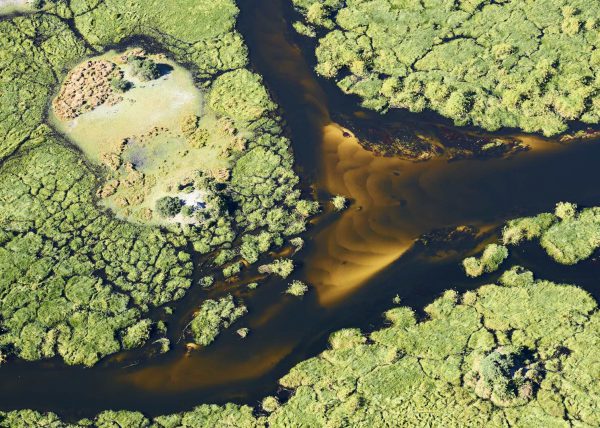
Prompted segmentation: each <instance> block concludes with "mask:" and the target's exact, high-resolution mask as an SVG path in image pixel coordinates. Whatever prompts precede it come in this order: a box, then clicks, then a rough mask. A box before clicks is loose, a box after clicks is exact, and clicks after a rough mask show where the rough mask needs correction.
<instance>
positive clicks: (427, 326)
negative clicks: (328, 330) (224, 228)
mask: <svg viewBox="0 0 600 428" xmlns="http://www.w3.org/2000/svg"><path fill="white" fill-rule="evenodd" d="M425 313H426V314H427V315H428V318H427V319H424V320H422V321H417V316H416V315H415V313H414V312H413V311H412V310H411V309H410V308H407V307H396V308H393V309H391V310H389V311H388V312H386V313H385V314H384V315H385V318H386V320H387V322H388V324H389V325H388V326H387V327H384V328H382V329H379V330H376V331H374V332H372V333H370V334H364V333H362V332H361V331H360V330H358V329H344V330H340V331H338V332H336V333H333V334H332V335H331V337H330V348H329V349H327V350H326V351H324V352H323V353H321V354H320V355H318V356H316V357H314V358H311V359H308V360H306V361H303V362H301V363H299V364H298V365H296V366H295V367H294V368H293V369H291V370H290V372H289V373H288V374H287V375H285V376H284V377H283V378H282V379H281V380H280V383H281V386H282V387H284V388H286V389H287V390H289V391H290V392H291V396H290V397H289V399H287V400H286V401H285V402H283V403H280V402H279V400H278V399H277V397H273V396H270V397H265V399H264V400H263V401H262V403H261V405H260V407H261V410H262V411H263V412H265V413H266V415H264V416H263V415H260V413H259V415H258V416H255V415H253V409H252V408H251V407H247V406H236V405H233V404H227V405H224V406H215V405H202V406H198V407H196V408H195V409H193V410H191V411H189V412H182V413H176V414H172V415H166V416H160V417H157V418H154V419H153V420H151V419H149V418H144V417H143V415H140V414H139V413H137V412H127V411H120V412H104V413H101V414H100V415H98V416H97V417H96V418H95V419H94V421H93V422H94V423H96V424H98V423H99V422H102V423H106V424H108V423H110V422H112V423H118V424H120V426H138V425H123V424H127V423H131V424H139V426H142V427H150V426H157V427H172V426H182V427H194V428H195V427H228V426H235V427H264V426H267V424H268V426H269V427H282V428H283V427H289V426H294V427H299V428H302V427H311V428H312V427H324V426H508V425H514V426H557V427H562V426H564V427H567V426H570V425H580V426H597V425H598V424H600V411H599V409H600V385H599V384H598V382H597V376H596V372H597V369H596V368H597V366H598V365H599V364H600V356H599V355H598V353H597V352H590V349H595V348H596V347H597V346H599V345H600V312H598V306H597V303H596V302H595V301H594V299H593V298H592V297H591V296H590V295H589V294H588V293H587V292H585V291H583V290H582V289H580V288H577V287H575V286H570V285H561V284H555V283H552V282H549V281H544V280H536V279H534V276H533V275H532V274H531V272H526V271H524V270H523V269H521V268H513V269H511V270H509V271H507V273H505V274H504V275H503V276H502V279H501V283H500V284H497V285H495V284H490V285H485V286H483V287H480V288H479V289H477V290H473V291H468V292H466V293H463V294H459V293H457V292H456V291H448V292H446V293H444V294H443V295H442V296H441V297H440V298H438V299H437V300H436V301H434V302H433V303H432V304H431V305H429V306H427V307H426V308H425ZM217 318H218V317H217ZM129 421H131V422H129ZM84 422H85V421H84ZM43 423H46V424H50V423H54V424H55V425H58V424H60V423H62V422H61V421H60V419H59V418H58V417H57V416H56V415H54V414H52V413H49V414H41V413H39V412H34V411H30V410H18V411H13V412H6V413H2V412H0V424H1V425H2V426H11V427H12V426H35V424H43ZM153 424H154V425H153ZM82 425H83V423H81V424H79V423H76V424H74V426H82ZM107 426H111V425H107Z"/></svg>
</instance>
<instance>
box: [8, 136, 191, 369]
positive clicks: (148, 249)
mask: <svg viewBox="0 0 600 428" xmlns="http://www.w3.org/2000/svg"><path fill="white" fill-rule="evenodd" d="M40 138H43V140H44V143H41V144H39V145H37V146H36V147H35V148H33V149H31V150H29V151H28V152H27V153H26V154H23V155H22V156H18V157H13V158H11V159H10V160H8V161H7V162H6V163H5V165H3V166H2V169H0V201H1V202H0V225H1V226H2V231H1V232H0V314H1V319H2V322H1V326H2V333H1V334H0V347H1V348H8V349H12V350H14V352H15V353H16V354H17V355H18V356H19V357H21V358H24V359H27V360H37V359H40V358H49V357H53V356H54V355H60V356H61V357H62V358H63V359H64V360H65V362H67V363H69V364H85V365H93V364H94V363H96V362H97V361H98V360H99V359H100V358H102V357H103V356H105V355H108V354H111V353H114V352H117V351H119V350H120V349H121V348H122V347H125V348H129V347H131V346H132V345H134V344H135V345H140V344H142V343H143V342H144V341H145V340H143V339H145V338H147V333H146V330H147V329H148V328H149V321H148V320H146V319H142V317H143V314H144V313H145V312H147V311H148V310H149V308H151V307H155V306H160V305H163V304H165V303H167V302H170V301H173V300H176V299H179V298H181V297H182V296H183V295H184V294H185V291H186V290H187V288H189V286H190V285H191V281H190V279H189V277H190V275H191V273H192V264H191V262H190V255H189V254H188V253H187V252H186V251H185V245H186V241H185V239H184V238H183V237H180V236H177V235H175V234H172V233H165V232H161V231H159V230H157V229H151V228H147V227H141V226H135V225H132V224H129V223H123V222H120V221H117V220H114V219H112V218H111V217H110V216H107V215H106V214H104V213H102V212H100V211H99V210H98V209H97V208H96V206H95V205H94V200H93V194H92V192H91V189H93V188H94V186H95V177H94V176H93V174H92V173H91V171H90V170H89V169H88V168H87V167H86V166H85V165H84V164H83V163H82V162H80V160H79V155H78V154H76V153H74V152H73V151H71V150H70V149H67V148H65V147H64V146H62V145H60V144H57V143H56V142H54V141H53V140H52V139H51V138H50V137H47V136H44V137H40ZM65 166H68V168H65ZM140 323H141V324H140Z"/></svg>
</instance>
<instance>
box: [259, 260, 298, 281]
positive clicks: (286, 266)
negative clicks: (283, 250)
mask: <svg viewBox="0 0 600 428" xmlns="http://www.w3.org/2000/svg"><path fill="white" fill-rule="evenodd" d="M258 271H259V272H260V273H268V274H275V275H278V276H280V277H282V278H287V277H288V276H290V275H291V274H292V272H293V271H294V262H293V261H291V260H290V259H277V260H275V261H274V262H272V263H269V264H267V265H262V266H259V268H258Z"/></svg>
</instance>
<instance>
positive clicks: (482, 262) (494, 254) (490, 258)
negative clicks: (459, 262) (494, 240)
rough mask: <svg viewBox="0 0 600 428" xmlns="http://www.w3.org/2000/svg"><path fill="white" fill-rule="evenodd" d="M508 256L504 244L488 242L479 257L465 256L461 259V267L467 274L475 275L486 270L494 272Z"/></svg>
mask: <svg viewBox="0 0 600 428" xmlns="http://www.w3.org/2000/svg"><path fill="white" fill-rule="evenodd" d="M507 257H508V249H507V248H506V247H505V246H504V245H498V244H489V245H488V246H487V247H485V250H483V254H482V255H481V257H480V258H479V259H478V258H475V257H467V258H466V259H464V260H463V267H464V268H465V272H466V274H467V275H468V276H471V277H477V276H481V275H483V273H486V272H494V271H495V270H497V269H498V268H499V267H500V265H501V264H502V262H503V261H504V260H505V259H506V258H507Z"/></svg>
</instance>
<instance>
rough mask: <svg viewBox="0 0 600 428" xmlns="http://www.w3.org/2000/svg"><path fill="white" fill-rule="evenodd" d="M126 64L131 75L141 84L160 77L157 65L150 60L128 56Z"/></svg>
mask: <svg viewBox="0 0 600 428" xmlns="http://www.w3.org/2000/svg"><path fill="white" fill-rule="evenodd" d="M127 64H128V65H129V66H130V67H131V74H132V75H133V76H134V77H137V78H138V79H140V80H141V81H142V82H147V81H148V80H154V79H158V78H159V77H160V70H159V68H158V65H157V64H156V63H155V62H154V61H153V60H152V59H150V58H144V57H140V56H130V57H128V58H127Z"/></svg>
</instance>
